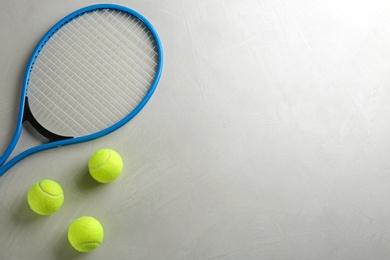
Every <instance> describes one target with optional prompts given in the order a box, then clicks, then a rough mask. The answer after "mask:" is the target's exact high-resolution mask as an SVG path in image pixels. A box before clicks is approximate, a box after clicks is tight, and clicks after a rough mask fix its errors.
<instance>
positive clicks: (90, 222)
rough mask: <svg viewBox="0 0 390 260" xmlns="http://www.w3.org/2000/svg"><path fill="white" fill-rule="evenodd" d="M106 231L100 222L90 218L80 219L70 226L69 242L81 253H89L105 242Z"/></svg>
mask: <svg viewBox="0 0 390 260" xmlns="http://www.w3.org/2000/svg"><path fill="white" fill-rule="evenodd" d="M103 237H104V231H103V227H102V225H101V224H100V222H99V221H98V220H97V219H95V218H93V217H90V216H84V217H81V218H78V219H76V220H74V221H73V222H72V224H70V226H69V229H68V240H69V242H70V244H71V245H72V246H73V248H74V249H76V250H77V251H79V252H89V251H92V250H94V249H95V248H97V247H98V246H99V245H100V243H101V242H102V241H103Z"/></svg>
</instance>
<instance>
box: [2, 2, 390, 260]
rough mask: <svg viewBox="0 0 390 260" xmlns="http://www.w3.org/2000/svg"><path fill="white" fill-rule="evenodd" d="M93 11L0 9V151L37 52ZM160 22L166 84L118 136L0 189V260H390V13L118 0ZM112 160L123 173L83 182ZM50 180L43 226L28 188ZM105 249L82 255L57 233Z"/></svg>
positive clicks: (63, 155)
mask: <svg viewBox="0 0 390 260" xmlns="http://www.w3.org/2000/svg"><path fill="white" fill-rule="evenodd" d="M93 3H98V2H96V1H90V0H86V1H59V0H50V1H49V0H18V1H15V0H0V68H1V69H0V93H1V94H0V122H1V124H0V151H4V149H5V148H6V146H7V145H8V142H9V140H10V138H11V136H12V134H13V131H14V127H15V120H16V119H15V117H16V114H17V111H18V103H19V100H18V99H19V94H20V89H21V83H22V78H23V73H24V69H25V66H26V63H27V60H28V58H29V56H30V53H31V51H32V50H33V49H34V47H35V45H36V44H37V42H38V41H39V39H40V38H41V37H42V36H43V34H44V33H45V32H46V31H47V30H48V29H49V28H50V27H51V26H52V25H53V24H54V23H55V22H57V21H58V20H60V19H61V18H62V17H64V16H65V15H67V14H68V13H70V12H72V11H75V10H77V9H79V8H81V7H83V6H86V5H89V4H93ZM115 3H117V4H121V5H125V6H127V7H129V8H132V9H134V10H136V11H138V12H140V13H141V14H143V15H144V16H145V17H147V18H148V19H149V20H150V22H151V23H152V24H153V25H154V27H155V28H156V30H157V31H158V32H159V35H160V37H161V41H162V44H163V48H164V54H165V64H164V70H163V75H162V78H161V81H160V84H159V86H158V88H157V90H156V93H155V95H154V96H153V97H152V99H151V100H150V102H149V103H148V105H147V106H146V107H145V109H144V110H143V111H142V112H141V113H140V114H139V115H138V116H137V117H136V118H134V120H132V121H131V122H130V123H129V124H127V125H125V126H124V127H123V128H121V129H119V130H118V131H116V132H114V133H112V134H110V135H108V136H105V137H103V138H101V139H97V140H94V141H91V142H88V143H83V144H78V145H72V146H67V147H62V148H58V149H52V150H49V151H45V152H41V153H37V154H35V155H32V156H30V157H28V158H26V159H25V160H23V161H22V162H20V163H19V164H17V165H16V166H14V167H13V168H12V169H11V170H9V171H8V172H7V173H6V174H5V175H4V176H3V177H1V178H0V198H1V199H0V259H4V260H8V259H10V260H16V259H40V260H45V259H245V260H248V259H300V260H302V259H389V258H390V203H389V202H390V174H389V173H390V160H389V158H390V102H389V99H390V18H389V13H390V2H389V1H386V0H373V1H362V0H357V1H349V0H337V1H336V0H330V1H320V0H310V1H309V0H289V1H287V0H257V1H256V0H226V1H222V0H221V1H218V0H215V1H210V0H198V1H190V0H187V1H185V0H183V1H179V0H160V1H152V0H143V1H139V0H134V1H129V0H126V1H124V0H118V1H116V2H115ZM103 147H109V148H112V149H115V150H117V151H118V152H119V153H120V154H121V155H122V157H123V159H124V162H125V168H124V172H123V174H122V175H121V177H120V178H119V179H118V180H117V181H115V182H113V183H111V184H107V185H100V184H97V183H96V182H95V181H93V180H92V179H91V177H90V176H89V175H88V170H87V162H88V159H89V157H90V155H91V154H92V153H93V152H94V151H95V150H97V149H99V148H103ZM46 178H49V179H53V180H56V181H57V182H59V183H60V184H61V185H62V187H63V189H64V191H65V203H64V205H63V207H62V208H61V209H60V210H59V211H58V212H56V213H54V214H53V215H50V216H45V217H43V216H38V215H36V214H34V213H33V212H32V211H31V210H30V209H29V207H28V205H27V201H26V194H27V191H28V188H29V187H30V185H32V184H33V183H34V182H36V181H38V180H41V179H46ZM83 215H90V216H94V217H95V218H97V219H99V220H100V221H101V223H102V225H103V226H104V229H105V239H104V241H103V243H102V244H101V246H100V247H99V248H98V249H96V250H95V251H93V252H90V253H85V254H81V253H78V252H76V251H75V250H74V249H73V248H71V246H70V245H69V243H68V241H67V228H68V226H69V224H70V223H71V222H72V221H73V220H74V219H75V218H77V217H80V216H83Z"/></svg>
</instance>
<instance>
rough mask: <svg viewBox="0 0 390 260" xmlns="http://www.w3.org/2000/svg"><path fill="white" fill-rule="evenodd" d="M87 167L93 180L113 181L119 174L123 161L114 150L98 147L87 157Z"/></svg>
mask: <svg viewBox="0 0 390 260" xmlns="http://www.w3.org/2000/svg"><path fill="white" fill-rule="evenodd" d="M88 169H89V173H90V174H91V176H92V177H93V178H94V179H95V180H97V181H98V182H101V183H108V182H112V181H114V180H115V179H116V178H118V176H119V175H120V174H121V172H122V169H123V161H122V158H121V156H120V155H119V154H118V153H117V152H115V151H114V150H112V149H100V150H98V151H96V152H95V153H94V154H93V155H92V156H91V158H90V159H89V162H88Z"/></svg>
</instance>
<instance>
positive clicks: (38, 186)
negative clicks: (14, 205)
mask: <svg viewBox="0 0 390 260" xmlns="http://www.w3.org/2000/svg"><path fill="white" fill-rule="evenodd" d="M27 201H28V204H29V205H30V208H31V209H32V210H33V211H34V212H36V213H38V214H40V215H50V214H52V213H54V212H56V211H57V210H58V209H59V208H61V206H62V204H63V203H64V192H63V191H62V188H61V186H60V185H59V184H58V183H57V182H55V181H52V180H42V181H39V182H37V183H35V184H34V185H32V186H31V188H30V190H29V191H28V194H27Z"/></svg>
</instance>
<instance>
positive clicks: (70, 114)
mask: <svg viewBox="0 0 390 260" xmlns="http://www.w3.org/2000/svg"><path fill="white" fill-rule="evenodd" d="M162 63H163V54H162V47H161V43H160V40H159V37H158V35H157V33H156V31H155V29H154V28H153V26H152V25H151V24H150V23H149V22H148V21H147V20H146V19H145V18H144V17H143V16H142V15H140V14H139V13H137V12H135V11H133V10H131V9H129V8H126V7H123V6H119V5H113V4H98V5H93V6H88V7H85V8H82V9H80V10H78V11H75V12H73V13H71V14H69V15H68V16H66V17H65V18H63V19H62V20H60V21H59V22H58V23H57V24H56V25H54V26H53V27H52V28H51V29H50V30H49V31H48V32H47V33H46V34H45V35H44V37H43V38H42V39H41V40H40V42H39V43H38V45H37V47H36V48H35V50H34V51H33V53H32V55H31V58H30V60H29V62H28V64H27V68H26V71H25V74H24V79H23V86H22V91H21V96H20V106H19V113H18V119H17V124H16V128H15V132H14V135H13V137H12V140H11V142H10V144H9V146H8V147H7V149H6V150H5V152H4V153H3V155H2V156H1V157H0V176H1V175H3V174H4V173H5V172H6V171H7V170H8V169H9V168H11V167H12V166H13V165H15V164H16V163H17V162H19V161H20V160H22V159H23V158H25V157H26V156H28V155H31V154H33V153H36V152H39V151H42V150H45V149H49V148H53V147H60V146H63V145H69V144H74V143H79V142H85V141H89V140H92V139H95V138H98V137H101V136H103V135H106V134H108V133H110V132H112V131H114V130H116V129H118V128H119V127H121V126H123V125H124V124H125V123H127V122H128V121H130V120H131V119H132V118H133V117H134V116H135V115H136V114H137V113H138V112H139V111H140V110H141V109H142V108H143V107H144V106H145V104H146V103H147V102H148V100H149V99H150V97H151V96H152V94H153V92H154V90H155V88H156V87H157V84H158V81H159V79H160V76H161V71H162ZM21 136H23V138H30V139H31V138H33V139H34V138H35V139H36V140H35V141H28V142H27V141H26V142H23V143H24V144H26V143H27V144H29V147H28V148H23V149H22V150H21V151H16V150H18V149H15V147H17V148H19V145H18V146H17V144H18V141H19V140H20V138H21ZM23 141H24V140H23ZM20 143H22V141H20Z"/></svg>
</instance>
